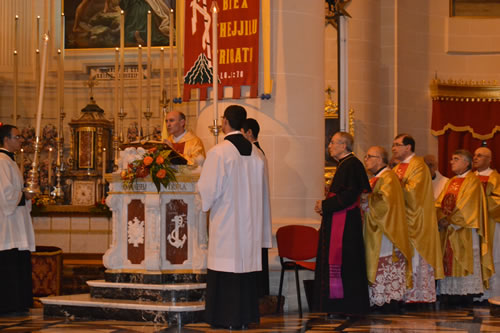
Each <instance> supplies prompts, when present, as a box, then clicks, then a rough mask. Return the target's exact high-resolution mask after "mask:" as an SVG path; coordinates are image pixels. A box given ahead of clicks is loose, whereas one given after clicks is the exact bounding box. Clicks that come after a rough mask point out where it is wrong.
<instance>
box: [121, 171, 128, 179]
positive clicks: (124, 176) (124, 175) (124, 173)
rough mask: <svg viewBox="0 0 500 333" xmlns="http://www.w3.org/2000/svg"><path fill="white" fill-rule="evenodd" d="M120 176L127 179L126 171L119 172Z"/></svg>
mask: <svg viewBox="0 0 500 333" xmlns="http://www.w3.org/2000/svg"><path fill="white" fill-rule="evenodd" d="M120 177H122V179H127V171H126V170H122V172H120Z"/></svg>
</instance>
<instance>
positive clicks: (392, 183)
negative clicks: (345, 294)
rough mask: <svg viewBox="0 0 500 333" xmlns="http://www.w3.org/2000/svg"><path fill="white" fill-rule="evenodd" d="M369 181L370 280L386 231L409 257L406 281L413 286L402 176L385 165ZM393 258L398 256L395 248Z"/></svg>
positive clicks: (367, 244) (366, 234) (367, 235)
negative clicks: (400, 177) (370, 191)
mask: <svg viewBox="0 0 500 333" xmlns="http://www.w3.org/2000/svg"><path fill="white" fill-rule="evenodd" d="M370 185H371V186H372V193H371V194H370V195H369V197H368V207H369V209H368V211H367V212H366V214H365V224H364V239H365V251H366V268H367V274H368V281H369V282H370V283H372V284H373V283H375V278H376V275H377V269H378V262H379V254H380V247H381V243H382V235H383V234H384V235H385V236H386V237H387V238H388V239H389V240H390V241H391V242H392V244H394V247H395V248H398V249H399V251H400V252H401V253H402V254H403V255H404V257H405V258H406V260H407V263H406V285H407V286H408V288H411V287H412V266H411V264H412V263H411V258H412V255H413V253H412V252H413V250H412V248H411V245H410V241H409V239H408V225H407V224H406V215H405V214H406V213H405V202H404V197H403V191H402V190H401V186H400V184H399V179H398V177H397V176H396V174H395V173H394V171H392V170H391V169H385V171H384V170H383V171H382V172H381V173H380V174H379V175H378V176H377V177H373V178H371V179H370ZM392 260H393V262H396V261H397V260H398V259H397V257H396V255H395V253H394V250H393V255H392Z"/></svg>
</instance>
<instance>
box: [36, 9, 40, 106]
mask: <svg viewBox="0 0 500 333" xmlns="http://www.w3.org/2000/svg"><path fill="white" fill-rule="evenodd" d="M35 80H36V83H35V86H36V96H37V99H38V93H39V91H40V16H37V17H36V49H35Z"/></svg>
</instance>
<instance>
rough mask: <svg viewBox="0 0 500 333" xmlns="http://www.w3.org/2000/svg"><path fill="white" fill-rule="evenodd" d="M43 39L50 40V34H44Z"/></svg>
mask: <svg viewBox="0 0 500 333" xmlns="http://www.w3.org/2000/svg"><path fill="white" fill-rule="evenodd" d="M42 39H43V40H45V41H46V42H48V41H49V35H48V34H43V36H42Z"/></svg>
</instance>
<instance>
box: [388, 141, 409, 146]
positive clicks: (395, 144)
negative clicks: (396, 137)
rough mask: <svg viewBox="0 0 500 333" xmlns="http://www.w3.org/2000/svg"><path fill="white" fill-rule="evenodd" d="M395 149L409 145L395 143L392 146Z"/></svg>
mask: <svg viewBox="0 0 500 333" xmlns="http://www.w3.org/2000/svg"><path fill="white" fill-rule="evenodd" d="M392 146H393V147H403V146H408V145H405V144H404V143H399V142H394V143H393V144H392Z"/></svg>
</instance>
